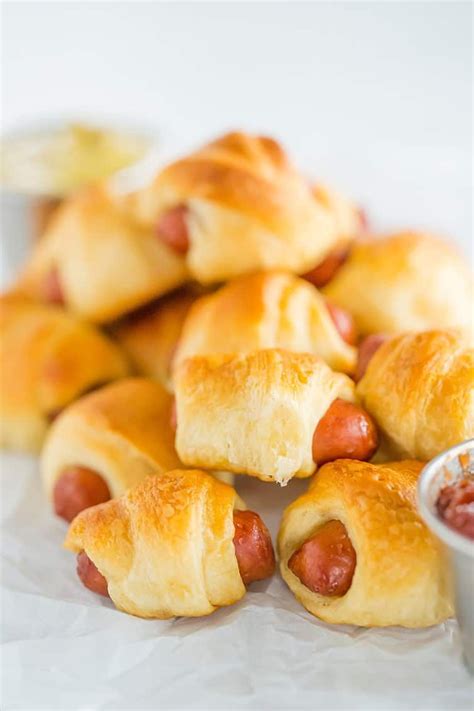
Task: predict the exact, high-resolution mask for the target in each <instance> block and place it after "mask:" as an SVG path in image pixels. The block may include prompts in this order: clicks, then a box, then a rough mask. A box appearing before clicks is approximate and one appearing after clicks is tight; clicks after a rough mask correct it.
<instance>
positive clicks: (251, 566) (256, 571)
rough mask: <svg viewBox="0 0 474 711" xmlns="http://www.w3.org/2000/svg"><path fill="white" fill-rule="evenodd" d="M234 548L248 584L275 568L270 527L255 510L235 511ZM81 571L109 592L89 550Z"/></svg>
mask: <svg viewBox="0 0 474 711" xmlns="http://www.w3.org/2000/svg"><path fill="white" fill-rule="evenodd" d="M234 527H235V534H234V547H235V555H236V558H237V564H238V566H239V572H240V576H241V578H242V580H243V582H244V585H250V583H253V582H255V581H256V580H264V579H265V578H268V577H270V576H271V575H273V573H274V571H275V554H274V552H273V545H272V539H271V537H270V534H269V532H268V529H267V527H266V526H265V524H264V523H263V521H262V519H261V518H260V516H259V515H258V514H257V513H254V512H253V511H247V510H245V511H234ZM77 574H78V576H79V578H80V579H81V581H82V583H83V584H84V585H85V587H86V588H89V590H92V592H95V593H98V594H99V595H108V591H107V581H106V579H105V577H104V576H103V575H102V573H100V572H99V571H98V570H97V568H96V566H95V565H94V563H93V562H92V561H91V560H90V558H89V557H88V555H87V553H85V552H84V551H81V552H80V553H78V556H77Z"/></svg>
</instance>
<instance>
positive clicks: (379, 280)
mask: <svg viewBox="0 0 474 711" xmlns="http://www.w3.org/2000/svg"><path fill="white" fill-rule="evenodd" d="M323 293H324V294H325V295H326V296H327V297H328V298H329V299H331V300H332V301H334V303H335V304H337V305H338V306H342V307H343V308H346V309H348V310H349V311H350V312H351V313H352V315H353V316H354V318H355V321H356V325H357V327H358V329H359V331H360V332H361V333H362V334H369V333H377V332H383V333H397V332H399V331H409V330H413V331H422V330H427V329H430V328H450V327H464V326H468V325H470V323H471V319H472V313H473V284H472V277H471V275H470V273H469V270H468V268H467V266H466V264H465V263H464V260H463V259H462V257H461V256H460V255H459V254H458V253H457V252H456V250H455V249H454V248H453V247H452V246H451V245H449V244H446V243H444V242H442V241H441V240H439V239H437V238H435V237H433V236H431V235H429V234H424V233H419V232H402V233H399V234H394V235H390V236H387V237H381V238H379V239H371V240H364V241H360V242H355V243H354V245H353V247H352V250H351V253H350V255H349V258H348V259H347V261H346V262H345V263H344V264H343V265H342V267H341V268H340V269H339V271H338V272H337V274H336V275H335V276H334V278H333V279H332V281H331V282H330V283H329V284H328V285H327V286H326V287H325V288H324V289H323Z"/></svg>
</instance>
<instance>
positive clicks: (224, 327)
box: [174, 271, 356, 372]
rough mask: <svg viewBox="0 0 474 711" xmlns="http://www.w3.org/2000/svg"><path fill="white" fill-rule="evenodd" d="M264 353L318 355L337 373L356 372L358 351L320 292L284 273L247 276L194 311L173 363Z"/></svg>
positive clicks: (203, 299) (196, 305)
mask: <svg viewBox="0 0 474 711" xmlns="http://www.w3.org/2000/svg"><path fill="white" fill-rule="evenodd" d="M265 348H283V349H286V350H290V351H298V352H308V353H314V354H316V355H318V356H320V357H321V358H322V359H323V360H325V361H326V363H327V364H328V365H329V366H330V367H331V368H332V369H334V370H340V371H343V372H352V371H353V370H354V367H355V359H356V351H355V348H353V347H352V346H350V345H348V344H347V343H346V342H345V341H344V340H343V339H342V337H341V335H340V334H339V331H338V330H337V328H336V325H335V324H334V322H333V320H332V318H331V315H330V313H329V311H328V308H327V306H326V301H325V299H324V298H323V297H322V296H321V294H320V293H319V292H318V290H317V289H316V288H315V287H314V286H312V285H311V284H308V283H307V282H305V281H304V280H303V279H299V278H298V277H295V276H292V275H291V274H287V273H284V272H277V271H273V272H259V273H257V274H252V275H250V276H243V277H240V278H239V279H236V280H235V281H232V282H230V283H229V284H227V285H225V286H223V287H222V288H221V289H219V290H218V291H216V292H215V293H213V294H209V295H207V296H202V297H201V298H200V299H198V300H197V301H196V302H195V303H194V305H193V306H192V308H191V309H190V311H189V313H188V315H187V318H186V321H185V323H184V327H183V331H182V334H181V338H180V340H179V344H178V348H177V351H176V355H175V359H174V367H177V366H178V365H179V363H181V362H182V361H183V360H185V359H186V358H189V357H190V356H194V355H207V354H213V353H246V352H248V351H253V350H262V349H265Z"/></svg>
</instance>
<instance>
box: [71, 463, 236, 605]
mask: <svg viewBox="0 0 474 711" xmlns="http://www.w3.org/2000/svg"><path fill="white" fill-rule="evenodd" d="M234 508H245V506H244V505H243V503H242V502H241V501H240V500H239V499H238V497H237V494H236V492H235V490H234V489H233V488H232V487H230V486H228V485H227V484H223V483H222V482H218V481H217V480H216V479H214V478H213V477H212V476H210V475H209V474H205V473H204V472H202V471H183V470H176V471H172V472H168V473H167V474H164V475H162V476H151V477H148V478H147V479H145V480H144V481H143V482H141V484H139V485H138V486H136V487H134V488H133V489H130V490H129V491H128V492H127V493H126V494H124V495H123V496H122V497H121V498H119V499H114V500H112V501H109V502H107V503H105V504H101V505H99V506H94V507H92V508H90V509H86V510H85V511H83V512H82V513H80V514H79V515H78V516H77V517H76V518H75V519H74V521H73V522H72V524H71V526H70V528H69V531H68V534H67V537H66V541H65V547H66V548H68V549H69V550H71V551H74V552H79V551H81V550H84V551H85V552H86V553H87V555H88V556H89V558H90V559H91V560H92V561H93V562H94V563H95V565H96V566H97V568H98V569H99V571H100V572H101V573H102V574H103V575H104V576H105V578H106V579H107V582H108V590H109V595H110V597H111V598H112V600H113V602H114V603H115V605H116V606H117V607H118V608H119V609H120V610H123V611H124V612H128V613H130V614H132V615H137V616H139V617H156V618H161V619H166V618H169V617H173V616H186V617H196V616H200V615H208V614H210V613H211V612H213V611H214V610H215V609H216V608H217V607H221V606H223V605H231V604H233V603H234V602H237V601H238V600H240V599H241V598H242V597H243V596H244V594H245V586H244V584H243V582H242V579H241V577H240V573H239V568H238V564H237V558H236V555H235V549H234V544H233V537H234V523H233V517H232V514H233V510H234Z"/></svg>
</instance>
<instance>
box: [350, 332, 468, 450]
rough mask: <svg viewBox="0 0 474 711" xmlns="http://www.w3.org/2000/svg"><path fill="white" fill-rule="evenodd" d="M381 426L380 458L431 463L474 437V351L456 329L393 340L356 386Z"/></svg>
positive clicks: (373, 360) (379, 352) (378, 355)
mask: <svg viewBox="0 0 474 711" xmlns="http://www.w3.org/2000/svg"><path fill="white" fill-rule="evenodd" d="M357 394H358V397H359V398H360V400H361V402H362V404H363V406H364V407H365V408H366V409H367V410H368V411H369V412H370V414H371V415H372V416H373V417H374V418H375V420H376V422H377V424H378V425H379V428H380V431H381V434H382V437H383V447H382V451H381V453H380V454H379V455H378V456H381V455H382V454H385V456H386V457H388V458H391V457H416V458H418V459H423V460H428V459H431V458H432V457H434V456H436V455H437V454H439V453H440V452H442V451H443V450H444V449H447V448H448V447H451V446H452V445H454V444H457V443H458V442H462V441H463V440H465V439H469V438H470V437H473V436H474V350H473V349H472V347H471V341H470V337H469V336H468V335H467V334H465V333H462V332H461V331H456V330H446V331H426V332H422V333H405V334H400V335H399V336H394V337H393V338H391V339H390V340H389V341H387V342H386V343H384V344H383V345H382V346H381V347H380V348H379V350H378V351H377V352H376V353H375V355H374V356H373V358H372V360H371V361H370V363H369V366H368V368H367V371H366V373H365V375H364V377H363V378H362V380H361V381H360V382H359V383H358V385H357Z"/></svg>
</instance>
